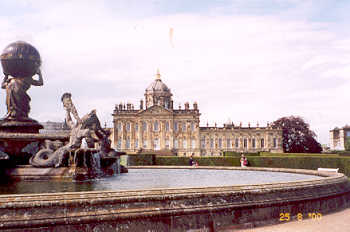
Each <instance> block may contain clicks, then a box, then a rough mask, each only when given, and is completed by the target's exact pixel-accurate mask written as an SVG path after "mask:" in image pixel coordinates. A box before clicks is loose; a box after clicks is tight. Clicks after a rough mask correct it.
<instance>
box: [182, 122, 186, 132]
mask: <svg viewBox="0 0 350 232" xmlns="http://www.w3.org/2000/svg"><path fill="white" fill-rule="evenodd" d="M182 131H186V122H184V123H182Z"/></svg>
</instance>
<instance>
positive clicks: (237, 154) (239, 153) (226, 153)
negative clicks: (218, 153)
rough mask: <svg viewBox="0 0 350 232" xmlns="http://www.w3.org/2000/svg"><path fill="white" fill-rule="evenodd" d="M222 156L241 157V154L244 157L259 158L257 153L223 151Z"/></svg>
mask: <svg viewBox="0 0 350 232" xmlns="http://www.w3.org/2000/svg"><path fill="white" fill-rule="evenodd" d="M223 154H224V156H241V154H244V155H245V156H260V153H259V152H255V153H254V152H249V153H244V152H234V151H224V152H223Z"/></svg>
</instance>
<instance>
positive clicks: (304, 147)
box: [272, 116, 322, 153]
mask: <svg viewBox="0 0 350 232" xmlns="http://www.w3.org/2000/svg"><path fill="white" fill-rule="evenodd" d="M272 126H273V127H274V128H281V129H282V131H283V132H282V135H283V151H284V152H288V153H320V152H321V151H322V147H321V144H319V143H318V142H317V141H316V139H315V137H316V134H315V132H313V131H312V130H310V126H309V124H308V123H306V122H305V121H304V120H303V119H302V118H301V117H299V116H289V117H282V118H280V119H278V120H276V121H274V122H273V123H272Z"/></svg>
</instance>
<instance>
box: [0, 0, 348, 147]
mask: <svg viewBox="0 0 350 232" xmlns="http://www.w3.org/2000/svg"><path fill="white" fill-rule="evenodd" d="M21 2H22V4H24V5H21V8H20V9H21V11H23V12H22V13H23V14H21V16H18V17H16V18H13V17H8V16H5V17H1V16H0V26H1V28H2V35H4V36H2V37H0V48H1V47H5V46H6V45H7V44H8V43H10V42H12V41H16V40H18V39H23V40H27V41H28V42H30V43H32V44H33V45H34V46H36V47H37V48H38V50H39V51H40V53H41V56H42V58H43V74H44V78H45V80H44V81H45V85H44V86H43V87H41V88H35V87H32V88H31V89H30V90H29V93H30V95H31V96H32V103H31V107H32V112H31V117H33V118H36V119H38V120H40V121H47V120H51V121H53V120H63V117H64V113H63V110H62V107H61V102H60V100H59V99H60V97H61V95H62V94H63V93H64V92H71V93H72V94H73V101H74V102H75V104H76V105H77V106H78V111H79V112H81V113H80V114H84V113H87V112H89V111H90V110H91V109H93V108H96V109H97V112H98V114H99V116H100V118H101V121H102V122H105V121H106V122H108V124H109V126H111V123H112V117H111V113H112V112H113V109H114V104H118V103H119V102H121V101H123V102H127V101H130V102H133V103H134V104H135V105H136V106H138V102H139V99H141V98H142V97H143V94H144V90H145V88H146V87H147V86H148V85H149V84H150V83H151V82H152V81H153V79H154V74H155V72H156V69H157V68H160V72H161V74H162V80H163V82H165V83H166V84H167V85H168V87H169V88H171V90H172V93H173V95H174V100H175V106H176V107H177V105H178V103H181V104H183V103H184V102H186V101H189V102H190V103H191V104H192V103H193V102H194V101H197V102H198V104H199V108H200V111H201V113H202V116H201V124H203V125H204V124H205V123H206V122H207V121H209V122H210V124H214V122H218V123H219V124H220V123H223V122H226V121H227V119H228V118H231V119H232V121H233V122H234V123H239V122H240V121H242V122H243V123H244V124H247V123H248V122H251V123H254V124H255V122H257V121H258V122H260V125H262V124H265V123H266V122H267V121H269V122H271V121H274V120H276V119H278V118H279V117H282V116H289V115H300V116H302V117H304V118H305V119H306V120H307V121H308V122H309V123H310V125H311V128H312V129H314V130H316V131H317V133H318V135H319V139H320V140H321V142H322V143H327V142H328V130H329V129H331V128H332V127H333V126H342V125H345V124H346V123H347V120H348V119H347V118H348V117H347V116H346V112H345V113H344V114H342V115H339V114H338V112H344V106H346V104H347V103H346V99H348V98H349V94H348V92H347V88H346V87H345V86H346V85H347V84H348V83H349V74H350V70H349V68H348V67H350V66H349V62H348V61H349V60H350V59H349V56H350V54H349V46H347V45H348V44H349V41H350V40H349V39H348V38H347V36H346V34H344V33H342V32H339V31H338V30H333V29H332V28H333V27H332V26H333V25H334V22H327V21H322V22H320V21H310V20H308V19H307V17H295V12H294V11H293V9H295V8H298V7H302V6H301V5H300V4H302V3H301V2H303V1H289V2H288V4H290V5H288V4H287V5H285V3H282V2H280V4H282V5H281V6H280V7H279V8H278V9H277V8H276V9H275V10H273V12H274V13H271V12H272V11H271V10H264V9H263V8H261V7H260V6H257V7H256V9H259V12H255V11H253V13H254V14H253V13H252V11H249V14H243V13H244V12H241V13H237V14H229V13H227V12H228V11H227V10H226V13H221V12H222V9H220V6H218V7H216V8H215V7H214V8H213V9H211V10H208V12H207V14H205V13H201V14H199V13H196V12H186V13H171V14H170V13H169V14H164V13H163V12H159V11H157V9H158V8H164V7H166V5H164V3H162V4H161V5H159V4H158V3H154V4H148V5H147V4H144V5H145V13H144V14H143V15H142V17H140V16H138V15H137V13H132V12H133V9H135V10H136V12H139V11H140V9H136V8H138V7H134V8H131V9H130V8H128V7H126V6H125V5H123V4H122V3H120V4H118V2H117V3H112V2H110V1H104V2H102V3H101V2H100V1H89V4H83V2H80V1H62V2H61V1H60V2H55V1H54V2H53V3H52V2H51V1H50V3H48V2H47V1H38V2H36V4H34V5H30V4H29V3H31V1H21ZM244 2H246V1H244ZM290 2H292V3H290ZM26 3H28V4H27V5H26ZM84 3H86V2H85V1H84ZM103 3H107V4H103ZM238 3H239V4H244V3H243V2H242V1H240V2H239V1H234V2H233V4H238ZM134 4H136V3H134ZM29 5H30V8H29ZM142 6H143V5H142ZM303 6H305V5H303ZM312 6H313V7H317V6H315V5H312ZM178 7H181V6H180V5H179V6H178ZM235 7H237V5H233V7H232V9H234V8H235ZM310 7H311V6H308V8H310ZM232 9H231V10H232ZM26 10H28V11H26ZM202 10H203V9H202ZM281 11H284V12H288V17H286V16H281V14H282V12H281ZM231 12H232V11H231ZM263 12H265V14H261V13H263ZM293 12H294V13H293ZM308 12H309V11H306V13H305V12H304V14H305V15H306V16H307V15H308V14H309V13H308ZM293 15H294V17H293ZM170 28H173V38H172V42H173V46H172V44H171V43H170V40H169V30H170ZM0 98H1V99H5V96H4V92H3V91H1V94H0ZM5 111H6V107H5V105H3V107H0V113H1V114H5Z"/></svg>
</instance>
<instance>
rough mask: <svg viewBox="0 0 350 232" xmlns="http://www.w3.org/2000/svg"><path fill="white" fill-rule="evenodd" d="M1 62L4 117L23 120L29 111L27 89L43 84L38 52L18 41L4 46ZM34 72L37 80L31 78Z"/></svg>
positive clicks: (26, 117)
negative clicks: (4, 103) (4, 95)
mask: <svg viewBox="0 0 350 232" xmlns="http://www.w3.org/2000/svg"><path fill="white" fill-rule="evenodd" d="M1 64H2V67H3V72H4V75H5V77H4V80H3V82H2V84H1V87H2V88H3V89H6V106H7V114H6V116H5V119H8V120H19V121H25V120H27V119H28V114H29V111H30V105H29V103H30V97H29V95H28V94H27V90H28V89H29V88H30V86H32V85H34V86H42V85H43V84H44V82H43V78H42V75H41V71H40V65H41V59H40V55H39V52H38V51H37V50H36V49H35V48H34V47H33V46H31V45H30V44H28V43H26V42H22V41H18V42H15V43H12V44H10V45H9V46H7V47H6V48H5V50H4V51H3V53H2V54H1ZM35 74H37V75H38V76H39V79H38V80H35V79H33V76H34V75H35ZM10 76H11V77H10Z"/></svg>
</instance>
